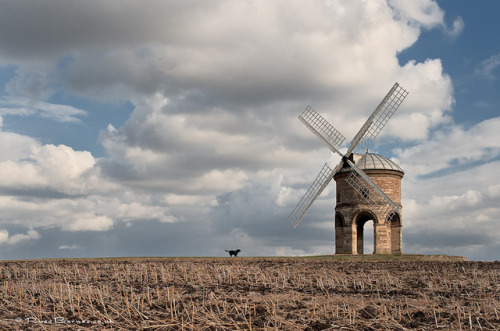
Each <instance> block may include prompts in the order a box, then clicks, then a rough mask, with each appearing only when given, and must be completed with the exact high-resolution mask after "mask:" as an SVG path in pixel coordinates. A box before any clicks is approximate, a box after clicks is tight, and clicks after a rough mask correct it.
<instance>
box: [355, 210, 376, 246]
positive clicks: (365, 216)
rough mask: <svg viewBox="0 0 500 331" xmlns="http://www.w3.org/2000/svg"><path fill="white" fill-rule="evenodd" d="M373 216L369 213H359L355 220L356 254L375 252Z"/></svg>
mask: <svg viewBox="0 0 500 331" xmlns="http://www.w3.org/2000/svg"><path fill="white" fill-rule="evenodd" d="M374 222H375V221H374V217H373V216H372V215H371V214H370V213H361V214H360V215H359V216H358V217H357V220H356V248H357V253H358V254H373V253H374V252H375V238H376V237H375V227H374Z"/></svg>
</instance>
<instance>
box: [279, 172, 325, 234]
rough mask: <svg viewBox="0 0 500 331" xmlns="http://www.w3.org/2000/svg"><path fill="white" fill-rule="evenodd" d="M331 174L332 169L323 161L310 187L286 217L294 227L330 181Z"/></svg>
mask: <svg viewBox="0 0 500 331" xmlns="http://www.w3.org/2000/svg"><path fill="white" fill-rule="evenodd" d="M333 175H334V173H333V169H331V168H330V167H329V166H328V164H326V163H325V165H324V166H323V168H322V169H321V171H320V172H319V174H318V176H317V177H316V179H315V180H314V182H313V183H312V185H311V187H309V189H308V190H307V192H306V194H305V195H304V196H303V197H302V199H301V200H300V202H299V203H298V204H297V206H296V207H295V209H294V210H293V211H292V213H291V214H290V216H289V217H288V220H289V221H290V223H292V226H293V227H294V228H295V227H296V226H297V225H298V224H299V223H300V221H301V220H302V217H304V214H305V213H306V212H307V210H308V209H309V207H311V205H312V203H313V202H314V200H316V198H317V197H318V196H319V195H320V194H321V192H323V190H324V189H325V187H326V186H327V185H328V184H329V183H330V181H331V180H332V178H333Z"/></svg>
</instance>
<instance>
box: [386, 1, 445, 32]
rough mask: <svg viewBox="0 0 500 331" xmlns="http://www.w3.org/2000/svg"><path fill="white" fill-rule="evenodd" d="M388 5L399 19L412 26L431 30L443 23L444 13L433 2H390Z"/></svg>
mask: <svg viewBox="0 0 500 331" xmlns="http://www.w3.org/2000/svg"><path fill="white" fill-rule="evenodd" d="M389 3H390V5H391V6H392V7H393V8H395V10H396V13H397V14H398V15H399V16H400V17H401V18H403V19H406V20H408V21H409V22H410V23H412V24H417V25H418V26H422V27H424V28H427V29H431V28H433V27H435V26H437V25H441V24H442V22H443V18H444V12H443V10H442V9H441V8H439V5H438V4H437V3H436V2H435V1H433V0H425V1H413V0H390V1H389Z"/></svg>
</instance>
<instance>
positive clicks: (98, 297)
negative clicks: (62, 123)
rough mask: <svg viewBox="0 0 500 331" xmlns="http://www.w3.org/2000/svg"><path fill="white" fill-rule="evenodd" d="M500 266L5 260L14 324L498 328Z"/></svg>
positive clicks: (8, 321) (1, 289)
mask: <svg viewBox="0 0 500 331" xmlns="http://www.w3.org/2000/svg"><path fill="white" fill-rule="evenodd" d="M499 270H500V262H466V261H428V260H427V261H356V260H354V261H353V260H352V259H351V260H345V261H344V260H341V259H332V258H328V257H317V258H309V259H307V258H130V259H127V258H125V259H73V260H61V259H59V260H30V261H3V262H0V328H2V329H9V330H16V329H17V330H42V329H46V330H77V329H94V330H103V329H110V330H111V329H126V330H182V329H184V330H240V329H241V330H338V329H342V330H382V329H390V330H407V329H410V330H434V329H435V330H471V329H473V330H499V329H500V318H499V315H500V283H499V280H500V277H499Z"/></svg>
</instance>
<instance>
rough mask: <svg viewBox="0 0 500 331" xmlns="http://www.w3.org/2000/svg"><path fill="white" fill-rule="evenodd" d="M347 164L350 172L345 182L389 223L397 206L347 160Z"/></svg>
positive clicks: (396, 210)
mask: <svg viewBox="0 0 500 331" xmlns="http://www.w3.org/2000/svg"><path fill="white" fill-rule="evenodd" d="M347 163H348V164H349V165H350V166H351V168H352V170H351V171H350V172H349V175H348V176H347V178H346V182H347V183H348V184H349V185H350V186H351V187H352V188H353V189H354V190H355V191H356V192H358V194H359V195H360V196H361V197H362V198H363V199H364V200H365V201H366V202H367V203H368V204H369V205H370V206H372V207H373V208H374V209H375V210H377V212H378V213H379V215H380V216H381V217H382V218H383V219H384V220H385V222H386V223H388V222H390V221H391V219H392V217H393V216H394V214H395V213H397V212H398V210H399V208H398V206H396V204H395V203H394V202H393V201H392V200H391V198H389V197H388V196H387V194H385V193H384V192H383V191H382V190H381V189H380V188H379V187H378V186H377V184H375V183H374V182H373V181H372V180H371V179H370V177H368V176H367V175H366V174H365V173H364V172H363V171H361V170H360V169H359V168H358V167H356V165H354V164H353V163H352V162H351V161H349V160H347Z"/></svg>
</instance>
